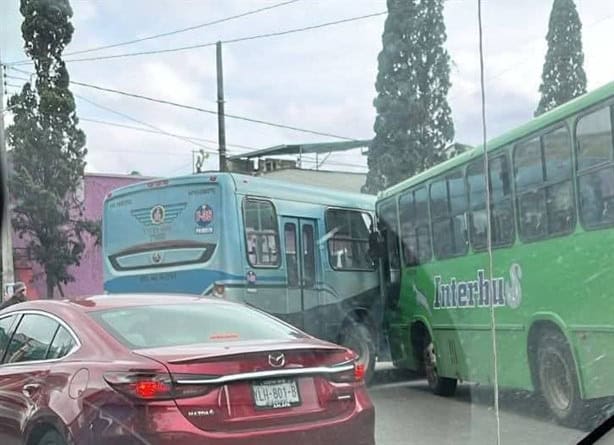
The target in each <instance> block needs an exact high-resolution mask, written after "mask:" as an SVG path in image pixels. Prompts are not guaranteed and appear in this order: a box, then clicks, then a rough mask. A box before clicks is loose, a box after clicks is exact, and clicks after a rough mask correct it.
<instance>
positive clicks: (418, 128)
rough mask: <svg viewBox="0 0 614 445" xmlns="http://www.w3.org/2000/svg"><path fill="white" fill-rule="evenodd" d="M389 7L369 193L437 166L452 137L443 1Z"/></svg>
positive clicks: (396, 1)
mask: <svg viewBox="0 0 614 445" xmlns="http://www.w3.org/2000/svg"><path fill="white" fill-rule="evenodd" d="M387 3H388V17H387V19H386V23H385V26H384V34H383V36H382V43H383V48H382V51H381V52H380V54H379V57H378V75H377V81H376V83H375V88H376V90H377V93H378V94H377V98H376V99H375V100H374V106H375V109H376V118H375V124H374V131H375V138H374V139H373V142H372V143H371V145H370V147H369V156H368V165H369V173H368V175H367V182H366V184H365V186H364V187H363V191H365V192H367V193H375V192H377V191H378V190H381V189H382V188H384V187H388V186H390V185H393V184H396V183H398V182H399V181H401V180H403V179H405V178H408V177H410V176H412V175H414V174H416V173H418V172H420V171H422V170H425V169H427V168H429V167H431V166H433V165H435V164H437V163H439V162H441V161H442V160H444V159H445V153H444V151H445V148H446V146H447V145H448V143H449V142H450V141H451V140H452V139H453V138H454V125H453V123H452V118H451V110H450V106H449V105H448V101H447V95H448V90H449V88H450V57H449V56H448V53H447V51H446V50H445V49H444V47H443V44H444V43H445V41H446V29H445V24H444V20H443V0H388V2H387Z"/></svg>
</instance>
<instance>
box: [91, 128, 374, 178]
mask: <svg viewBox="0 0 614 445" xmlns="http://www.w3.org/2000/svg"><path fill="white" fill-rule="evenodd" d="M79 121H82V122H91V123H95V124H101V125H107V126H111V127H118V128H125V129H127V130H134V131H141V132H144V133H151V134H159V135H162V136H171V135H172V136H177V137H183V138H187V139H193V140H196V141H198V140H203V141H205V142H215V141H213V140H210V139H203V138H198V137H194V136H185V135H178V134H174V133H168V132H167V133H162V132H160V131H157V130H150V129H148V128H142V127H135V126H132V125H126V124H121V123H119V122H110V121H104V120H100V119H93V118H88V117H79ZM228 145H229V146H233V147H240V148H247V149H250V150H256V149H257V148H256V147H249V146H245V145H239V144H228ZM105 151H110V152H111V150H105ZM117 152H121V150H117ZM161 153H162V152H161ZM230 153H235V154H238V155H240V154H241V153H238V152H235V151H230ZM302 158H303V160H304V161H305V162H311V163H315V156H314V155H302ZM322 163H324V161H322ZM326 163H327V164H331V165H338V166H344V167H360V168H366V166H365V165H362V164H353V163H349V162H340V161H328V162H326Z"/></svg>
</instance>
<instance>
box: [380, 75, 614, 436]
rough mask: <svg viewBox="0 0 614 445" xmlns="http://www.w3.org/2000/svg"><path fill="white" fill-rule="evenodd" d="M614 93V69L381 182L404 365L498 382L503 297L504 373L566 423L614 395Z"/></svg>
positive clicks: (433, 374)
mask: <svg viewBox="0 0 614 445" xmlns="http://www.w3.org/2000/svg"><path fill="white" fill-rule="evenodd" d="M613 107H614V82H612V83H610V84H607V85H605V86H603V87H601V88H599V89H597V90H595V91H593V92H591V93H588V94H585V95H583V96H581V97H579V98H577V99H574V100H572V101H570V102H568V103H567V104H565V105H562V106H560V107H558V108H556V109H554V110H552V111H550V112H548V113H546V114H543V115H541V116H539V117H537V118H535V119H533V120H531V121H530V122H528V123H526V124H525V125H523V126H521V127H519V128H517V129H515V130H513V131H510V132H508V133H506V134H504V135H503V136H500V137H497V138H495V139H493V140H491V141H490V142H489V143H488V144H487V147H486V150H484V148H483V147H477V148H475V149H473V150H471V151H468V152H465V153H463V154H461V155H458V156H457V157H455V158H453V159H451V160H448V161H446V162H444V163H442V164H440V165H437V166H435V167H433V168H431V169H430V170H428V171H425V172H422V173H420V174H418V175H416V176H414V177H412V178H410V179H407V180H406V181H404V182H402V183H399V184H397V185H395V186H393V187H391V188H389V189H387V190H385V191H383V192H381V193H380V195H379V196H378V200H377V204H376V213H377V219H378V228H379V231H380V235H381V238H382V240H383V243H385V246H386V249H385V250H384V254H383V256H384V258H383V261H382V271H383V273H382V275H383V276H384V285H383V286H382V288H383V289H384V293H385V298H386V307H387V309H386V324H387V330H388V338H389V341H390V348H391V355H392V360H393V363H394V364H395V365H396V366H397V367H401V368H408V369H411V370H416V371H421V372H424V373H425V374H426V376H427V379H428V382H429V386H430V387H431V389H432V390H433V391H434V392H435V393H436V394H439V395H452V394H453V393H454V392H455V389H456V385H457V381H459V380H460V381H471V382H479V383H486V384H488V383H493V377H494V366H493V354H494V352H493V335H492V320H491V305H492V306H493V307H494V315H495V319H496V323H495V326H496V331H495V333H496V335H495V338H496V354H497V362H498V366H497V370H498V382H499V386H500V387H504V388H505V387H507V388H517V389H526V390H531V391H537V392H539V393H540V394H541V396H542V397H543V399H544V400H545V402H546V403H547V406H548V407H549V409H550V410H551V411H552V413H553V414H554V415H555V417H556V419H558V420H559V421H560V422H561V423H564V424H577V423H578V422H580V420H581V419H583V418H584V416H585V415H586V414H587V413H588V412H589V410H588V409H587V407H590V406H592V405H595V403H594V402H593V401H592V400H591V399H599V398H601V397H605V396H612V395H614V141H613V134H612V128H613V127H614V110H613ZM485 152H486V153H487V155H488V177H489V181H488V182H489V190H490V193H489V196H490V203H489V206H490V221H491V223H490V226H491V229H490V230H491V246H492V250H491V252H492V264H493V268H492V269H490V267H489V255H488V238H487V230H488V228H487V227H488V224H487V223H488V217H487V208H486V199H487V198H486V196H487V194H486V190H485V183H486V181H485V175H484V168H485V166H484V164H485V163H484V153H485Z"/></svg>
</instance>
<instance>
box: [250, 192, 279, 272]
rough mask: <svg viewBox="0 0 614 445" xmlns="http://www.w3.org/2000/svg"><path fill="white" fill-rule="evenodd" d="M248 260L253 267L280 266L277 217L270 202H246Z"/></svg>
mask: <svg viewBox="0 0 614 445" xmlns="http://www.w3.org/2000/svg"><path fill="white" fill-rule="evenodd" d="M243 212H244V222H245V237H246V245H247V259H248V260H249V263H250V264H251V265H252V266H253V267H271V266H278V265H279V255H278V251H279V249H278V247H277V246H278V241H277V240H278V239H279V237H278V230H277V215H276V214H275V209H274V208H273V204H272V203H271V202H268V201H262V200H256V199H246V200H245V202H244V208H243Z"/></svg>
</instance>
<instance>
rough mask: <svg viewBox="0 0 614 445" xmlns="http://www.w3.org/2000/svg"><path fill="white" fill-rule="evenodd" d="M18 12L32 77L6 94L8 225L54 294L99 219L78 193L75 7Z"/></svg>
mask: <svg viewBox="0 0 614 445" xmlns="http://www.w3.org/2000/svg"><path fill="white" fill-rule="evenodd" d="M20 11H21V13H22V15H23V17H24V21H23V24H22V26H21V30H22V35H23V38H24V42H25V45H24V47H25V51H26V53H27V54H28V55H29V56H30V57H31V58H32V60H33V62H34V68H35V71H36V81H35V82H34V84H31V83H26V84H25V85H24V86H23V89H22V90H21V92H20V93H19V94H16V95H14V96H12V97H11V98H10V100H9V106H11V107H12V109H13V114H14V119H13V124H12V125H11V126H10V127H9V128H8V129H7V137H8V141H9V144H10V146H11V147H12V149H13V150H12V154H13V162H14V174H13V175H12V177H11V178H10V190H11V195H12V197H13V200H14V203H15V207H14V212H13V224H14V229H15V230H16V231H17V233H18V234H19V236H20V237H22V238H25V239H26V240H27V250H28V253H29V255H30V257H31V258H33V259H34V260H35V261H37V262H38V263H40V264H41V265H42V267H43V268H44V270H45V273H46V275H47V296H48V298H52V297H53V290H54V288H56V287H58V286H59V285H60V284H61V283H64V284H66V283H67V282H69V281H72V280H73V277H72V276H71V275H70V274H69V273H68V271H67V268H68V267H69V266H73V265H78V264H79V260H80V258H81V255H82V253H83V250H84V248H85V242H84V238H83V234H84V233H87V232H90V233H94V235H95V233H96V226H97V223H95V222H92V221H86V220H84V218H83V205H82V203H81V202H79V200H78V198H77V190H78V187H79V186H80V184H81V182H82V180H83V172H84V168H85V161H84V157H85V155H86V153H87V150H86V149H85V134H84V133H83V131H82V130H80V129H79V128H78V124H79V120H78V118H77V115H76V112H75V101H74V98H73V95H72V93H71V92H70V90H69V88H68V87H69V78H68V71H67V70H66V66H65V64H64V62H63V61H62V51H63V50H64V48H65V47H66V45H67V44H68V43H69V42H70V40H71V38H72V34H73V31H74V29H73V26H72V24H71V23H70V19H71V17H72V9H71V7H70V4H69V2H68V0H21V7H20Z"/></svg>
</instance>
